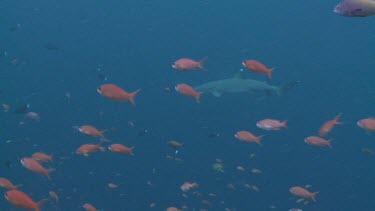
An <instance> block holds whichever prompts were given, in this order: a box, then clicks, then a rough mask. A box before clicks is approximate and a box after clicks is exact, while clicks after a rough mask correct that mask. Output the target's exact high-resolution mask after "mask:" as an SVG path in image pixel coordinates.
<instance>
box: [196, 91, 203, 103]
mask: <svg viewBox="0 0 375 211" xmlns="http://www.w3.org/2000/svg"><path fill="white" fill-rule="evenodd" d="M201 94H203V92H198V94H197V95H196V96H195V101H197V103H200V102H201V101H200V99H201Z"/></svg>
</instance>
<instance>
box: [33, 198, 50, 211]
mask: <svg viewBox="0 0 375 211" xmlns="http://www.w3.org/2000/svg"><path fill="white" fill-rule="evenodd" d="M46 201H48V199H47V198H44V199H42V200H40V201H38V202H37V205H36V207H35V208H34V209H35V211H40V207H41V206H42V205H43V204H44V202H46Z"/></svg>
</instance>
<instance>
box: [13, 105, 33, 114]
mask: <svg viewBox="0 0 375 211" xmlns="http://www.w3.org/2000/svg"><path fill="white" fill-rule="evenodd" d="M29 108H30V105H29V104H24V105H21V106H19V107H17V108H16V109H14V113H16V114H25V113H27V112H28V111H29Z"/></svg>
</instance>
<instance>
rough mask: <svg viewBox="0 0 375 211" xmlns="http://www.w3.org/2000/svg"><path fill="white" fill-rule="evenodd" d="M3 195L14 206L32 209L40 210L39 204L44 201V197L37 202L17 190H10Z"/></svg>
mask: <svg viewBox="0 0 375 211" xmlns="http://www.w3.org/2000/svg"><path fill="white" fill-rule="evenodd" d="M4 196H5V198H6V199H7V200H8V201H9V202H10V203H12V204H14V205H15V206H17V207H21V208H24V209H28V210H34V211H40V206H41V205H42V203H43V202H44V201H46V199H42V200H40V201H39V202H35V201H34V200H32V199H31V198H30V196H28V195H27V194H26V193H24V192H22V191H19V190H10V191H8V192H6V193H5V195H4Z"/></svg>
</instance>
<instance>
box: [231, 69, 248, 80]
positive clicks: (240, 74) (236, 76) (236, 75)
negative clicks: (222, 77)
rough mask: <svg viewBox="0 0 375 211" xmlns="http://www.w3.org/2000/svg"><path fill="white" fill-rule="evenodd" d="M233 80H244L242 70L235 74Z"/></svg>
mask: <svg viewBox="0 0 375 211" xmlns="http://www.w3.org/2000/svg"><path fill="white" fill-rule="evenodd" d="M233 78H236V79H246V76H245V72H244V71H243V69H241V70H240V71H239V72H238V73H236V74H235V75H234V77H233Z"/></svg>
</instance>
